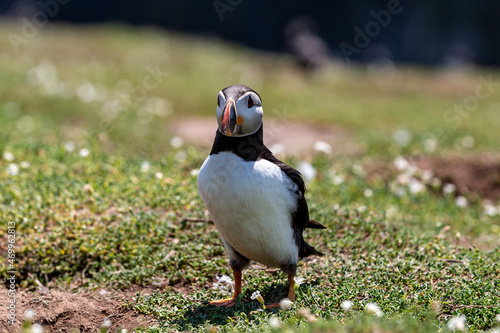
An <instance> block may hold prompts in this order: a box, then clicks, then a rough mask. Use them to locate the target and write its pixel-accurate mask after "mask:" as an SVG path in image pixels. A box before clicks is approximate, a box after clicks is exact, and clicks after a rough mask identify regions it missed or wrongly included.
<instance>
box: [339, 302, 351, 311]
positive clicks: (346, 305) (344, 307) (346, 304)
mask: <svg viewBox="0 0 500 333" xmlns="http://www.w3.org/2000/svg"><path fill="white" fill-rule="evenodd" d="M352 305H353V304H352V302H351V301H342V303H340V306H341V307H342V310H344V311H345V312H349V311H351V308H352Z"/></svg>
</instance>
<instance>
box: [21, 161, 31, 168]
mask: <svg viewBox="0 0 500 333" xmlns="http://www.w3.org/2000/svg"><path fill="white" fill-rule="evenodd" d="M19 166H20V167H21V168H22V169H28V168H29V167H30V162H28V161H22V162H21V163H19Z"/></svg>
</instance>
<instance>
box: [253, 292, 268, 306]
mask: <svg viewBox="0 0 500 333" xmlns="http://www.w3.org/2000/svg"><path fill="white" fill-rule="evenodd" d="M250 298H251V299H252V300H257V301H258V302H259V303H260V304H262V307H263V308H264V309H265V308H266V305H265V302H264V298H262V296H261V295H260V291H258V290H257V291H254V292H253V294H252V296H251V297H250Z"/></svg>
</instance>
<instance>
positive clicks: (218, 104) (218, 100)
mask: <svg viewBox="0 0 500 333" xmlns="http://www.w3.org/2000/svg"><path fill="white" fill-rule="evenodd" d="M217 106H220V98H219V96H217Z"/></svg>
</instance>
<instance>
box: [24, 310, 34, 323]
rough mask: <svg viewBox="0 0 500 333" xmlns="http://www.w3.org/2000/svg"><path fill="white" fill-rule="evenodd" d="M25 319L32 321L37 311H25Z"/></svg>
mask: <svg viewBox="0 0 500 333" xmlns="http://www.w3.org/2000/svg"><path fill="white" fill-rule="evenodd" d="M24 318H25V319H26V320H29V321H32V320H33V318H35V310H33V309H27V310H26V311H24Z"/></svg>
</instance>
